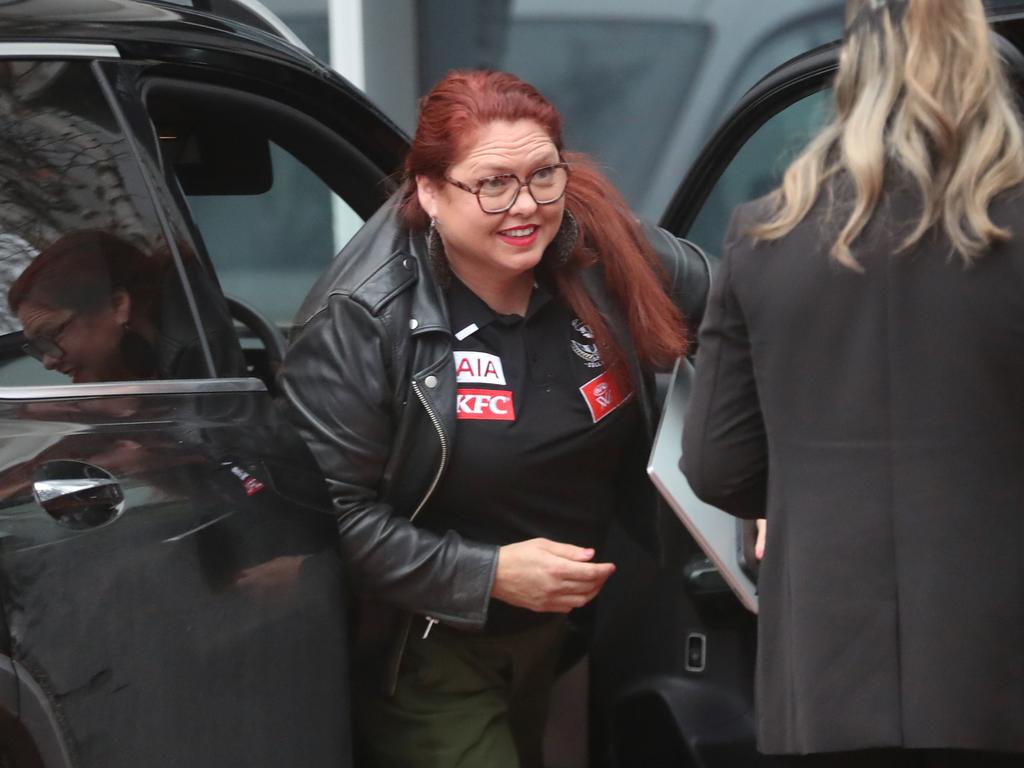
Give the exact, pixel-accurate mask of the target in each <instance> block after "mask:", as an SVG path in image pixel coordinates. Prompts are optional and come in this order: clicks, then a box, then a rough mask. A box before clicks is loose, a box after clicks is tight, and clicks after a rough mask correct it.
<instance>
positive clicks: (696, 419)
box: [679, 214, 768, 518]
mask: <svg viewBox="0 0 1024 768" xmlns="http://www.w3.org/2000/svg"><path fill="white" fill-rule="evenodd" d="M738 221H739V216H738V215H736V214H734V216H733V219H732V223H731V224H730V226H729V232H728V234H727V235H726V240H725V243H726V245H725V249H724V256H723V258H722V264H721V266H720V267H719V270H718V272H717V274H716V275H715V279H714V280H713V281H712V286H711V294H710V298H709V301H708V308H707V312H706V314H705V316H704V322H703V324H702V325H701V328H700V334H699V346H698V350H697V357H696V361H695V369H696V371H695V378H694V385H693V392H692V396H691V398H690V402H689V405H688V407H687V411H686V418H685V427H684V429H683V455H682V458H681V459H680V463H679V464H680V469H682V471H683V473H684V474H685V475H686V478H687V480H688V481H689V483H690V487H691V488H692V489H693V492H694V493H695V494H696V495H697V496H698V497H699V498H701V499H703V500H704V501H706V502H707V503H708V504H711V505H713V506H715V507H718V508H720V509H723V510H725V511H726V512H728V513H730V514H732V515H736V516H737V517H745V518H755V517H764V515H765V502H766V497H767V485H768V445H767V439H766V437H765V426H764V419H763V417H762V414H761V407H760V403H759V400H758V392H757V382H756V379H755V376H754V366H753V361H752V359H751V352H750V337H749V333H748V329H747V325H746V321H745V319H744V317H743V311H742V308H741V307H740V304H739V301H738V300H737V297H736V293H735V291H734V285H733V277H734V275H733V268H734V263H735V259H736V256H737V251H738V250H740V249H742V248H743V247H744V244H743V242H742V238H741V237H740V236H739V235H738V232H739V224H738V223H737V222H738Z"/></svg>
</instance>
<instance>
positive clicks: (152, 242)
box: [0, 61, 237, 387]
mask: <svg viewBox="0 0 1024 768" xmlns="http://www.w3.org/2000/svg"><path fill="white" fill-rule="evenodd" d="M175 251H177V254H176V253H175ZM179 257H180V259H179ZM191 259H192V257H191V256H190V254H189V253H188V251H187V249H185V248H182V249H179V248H177V245H176V246H175V247H174V248H171V247H169V246H168V243H167V242H166V240H165V238H164V237H163V234H162V229H161V227H160V225H159V222H158V220H157V218H156V214H155V211H154V208H153V206H152V201H151V198H150V197H149V194H148V191H147V187H146V185H145V182H144V180H143V178H142V176H141V175H140V171H139V169H138V167H137V165H136V163H135V161H134V155H133V153H132V151H131V146H130V145H129V143H128V142H127V141H126V140H125V138H124V136H123V134H122V131H121V129H120V126H119V124H118V121H117V119H116V118H115V116H114V113H113V112H112V110H111V108H110V106H109V104H108V102H107V101H106V99H105V97H104V95H103V91H102V90H101V88H100V85H99V83H98V82H97V81H96V79H95V77H94V75H93V71H92V70H91V69H90V67H89V65H88V64H87V63H85V62H56V61H34V62H28V61H26V62H17V61H2V62H0V299H2V300H0V386H4V387H10V386H27V385H43V384H67V383H95V382H104V381H123V380H146V379H166V378H203V377H207V376H209V375H210V374H211V364H212V355H211V347H212V346H213V345H214V344H215V341H214V339H213V338H212V337H210V338H207V337H206V336H205V335H201V334H200V333H199V331H198V330H197V326H196V323H195V320H194V317H193V315H192V313H191V310H190V308H189V305H188V300H187V296H186V292H185V290H184V288H183V286H182V283H181V282H180V278H179V275H180V274H181V272H182V269H185V270H187V268H188V263H187V262H189V261H190V260H191ZM219 343H222V344H226V345H228V348H229V353H228V354H230V346H231V345H232V344H233V345H234V346H235V348H237V340H235V339H233V338H230V337H222V338H221V339H220V342H219Z"/></svg>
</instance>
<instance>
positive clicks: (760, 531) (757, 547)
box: [754, 517, 768, 560]
mask: <svg viewBox="0 0 1024 768" xmlns="http://www.w3.org/2000/svg"><path fill="white" fill-rule="evenodd" d="M767 535H768V521H767V520H765V519H764V518H763V517H762V518H761V519H760V520H758V521H757V541H756V542H754V557H756V558H757V559H758V560H762V559H763V558H764V540H765V537H766V536H767Z"/></svg>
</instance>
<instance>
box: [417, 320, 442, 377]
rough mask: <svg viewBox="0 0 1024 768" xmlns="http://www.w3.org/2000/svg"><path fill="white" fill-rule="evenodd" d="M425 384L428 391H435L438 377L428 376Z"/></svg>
mask: <svg viewBox="0 0 1024 768" xmlns="http://www.w3.org/2000/svg"><path fill="white" fill-rule="evenodd" d="M413 322H415V321H413ZM423 383H424V384H426V385H427V389H433V388H434V387H436V386H437V376H427V378H425V379H424V380H423Z"/></svg>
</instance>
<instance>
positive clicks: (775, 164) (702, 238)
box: [687, 90, 832, 257]
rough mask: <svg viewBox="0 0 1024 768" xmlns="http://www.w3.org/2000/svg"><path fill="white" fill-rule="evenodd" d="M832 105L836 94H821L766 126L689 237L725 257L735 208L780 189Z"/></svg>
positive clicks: (726, 175)
mask: <svg viewBox="0 0 1024 768" xmlns="http://www.w3.org/2000/svg"><path fill="white" fill-rule="evenodd" d="M831 106H832V91H831V90H826V91H819V92H818V93H815V94H812V95H811V96H808V97H806V98H804V99H801V100H800V101H798V102H796V103H794V104H791V105H789V106H788V107H786V109H784V110H782V111H781V112H779V113H778V114H776V115H775V116H774V117H772V118H771V119H769V120H768V121H767V122H766V123H765V124H764V125H762V126H761V127H760V128H759V129H758V131H757V132H756V133H755V134H754V135H753V136H751V137H750V138H749V139H748V140H747V142H746V143H745V144H744V145H743V147H742V148H741V149H740V151H739V152H737V153H736V156H735V157H734V158H733V159H732V161H731V162H730V163H729V165H727V166H726V168H725V170H724V171H723V172H722V175H721V176H720V177H719V179H718V181H717V182H716V183H715V186H714V187H713V188H712V190H711V194H710V195H709V196H708V199H707V200H706V201H705V203H704V205H703V206H702V208H701V210H700V213H699V214H698V215H697V218H696V219H695V220H694V222H693V226H692V227H691V228H690V232H689V233H688V234H687V237H688V238H689V239H691V240H693V241H694V242H695V243H699V244H700V245H701V246H703V247H704V249H705V250H707V251H708V252H709V253H710V254H711V255H712V256H713V257H717V256H718V255H720V253H721V247H722V238H723V236H724V235H725V228H726V227H727V226H728V224H729V217H730V216H731V215H732V209H733V208H735V207H736V206H737V205H739V204H740V203H743V202H746V201H748V200H754V199H756V198H758V197H761V196H762V195H765V194H767V193H768V192H770V191H771V190H772V189H774V188H775V187H776V186H778V184H779V182H780V181H781V180H782V174H783V173H784V172H785V170H786V167H787V166H788V165H789V163H790V161H791V160H792V159H793V157H794V156H795V155H796V154H797V153H798V152H799V151H800V150H801V149H803V148H804V147H805V146H806V145H807V142H808V141H810V139H811V138H813V137H814V135H815V133H816V132H817V131H818V130H819V129H820V128H821V127H822V125H824V122H825V120H826V119H827V118H828V116H829V114H830V109H831Z"/></svg>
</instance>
